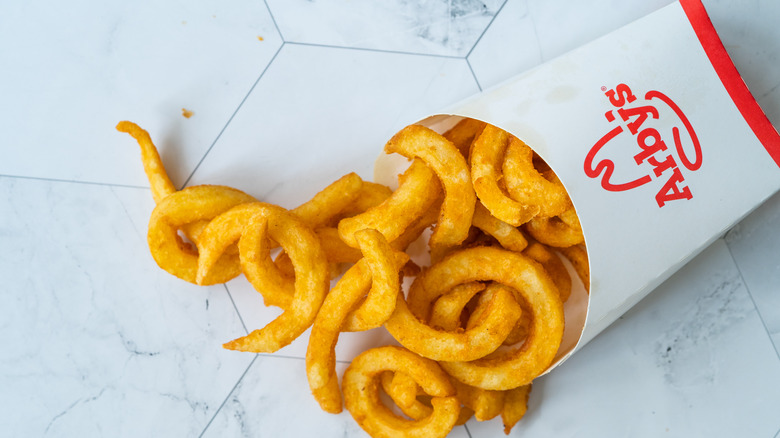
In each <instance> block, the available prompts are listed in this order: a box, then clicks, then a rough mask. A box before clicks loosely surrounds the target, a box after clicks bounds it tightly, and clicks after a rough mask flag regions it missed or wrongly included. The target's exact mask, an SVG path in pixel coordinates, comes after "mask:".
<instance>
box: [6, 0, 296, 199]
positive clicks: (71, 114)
mask: <svg viewBox="0 0 780 438" xmlns="http://www.w3.org/2000/svg"><path fill="white" fill-rule="evenodd" d="M4 9H5V10H4V12H3V16H2V18H0V20H2V23H1V24H0V38H1V39H2V40H4V41H9V42H10V41H13V44H15V45H16V46H17V47H16V49H15V50H3V52H2V54H1V55H0V59H2V64H3V66H4V67H3V71H2V73H0V77H2V80H1V81H0V96H2V104H3V106H4V108H7V109H9V111H4V113H3V117H0V130H2V132H3V136H4V138H3V141H2V142H0V154H2V156H3V160H0V174H5V175H16V176H29V177H41V178H52V179H63V180H77V181H89V182H100V183H111V184H127V185H141V186H147V185H148V184H147V182H146V180H145V177H144V174H143V172H142V171H141V170H140V165H139V166H137V167H134V166H128V165H127V163H128V162H137V161H138V156H139V154H138V148H137V147H135V146H134V141H133V140H132V139H129V137H127V136H126V135H125V134H120V133H117V132H116V131H115V130H114V126H115V125H116V124H117V122H119V121H120V120H126V119H129V120H132V121H135V122H137V123H139V124H141V125H142V126H143V127H145V128H146V129H148V130H150V131H152V132H154V133H155V134H156V135H155V138H156V140H157V142H158V143H159V146H160V148H161V150H162V155H163V158H164V159H166V161H169V162H171V161H172V162H176V163H177V166H176V167H175V168H173V169H171V173H172V177H173V180H174V182H175V183H177V184H182V183H183V182H184V178H185V177H186V175H189V173H190V172H191V171H192V168H193V167H194V165H195V164H196V163H197V162H198V161H199V160H200V158H201V157H202V155H203V153H204V152H205V151H206V149H207V148H208V147H209V146H210V145H211V143H212V142H213V141H214V139H215V138H216V137H217V135H218V134H219V132H220V130H221V129H222V128H223V127H224V126H225V123H226V122H227V120H228V119H229V118H230V115H231V114H232V113H233V111H234V110H235V109H236V107H237V106H238V105H239V104H240V102H241V100H242V99H243V98H244V96H246V93H247V92H248V91H249V89H250V88H251V86H252V84H253V83H254V82H255V80H256V79H257V77H258V75H260V73H261V72H262V70H263V68H264V67H265V66H266V64H267V63H268V61H269V60H270V59H271V58H272V57H273V55H274V54H275V53H276V51H277V49H278V48H279V47H280V44H281V41H280V38H279V36H278V34H277V31H276V28H275V26H274V24H273V21H272V20H271V17H270V15H269V13H268V10H267V9H266V7H265V6H264V5H263V4H262V2H260V3H257V2H250V1H246V0H243V1H241V2H240V5H237V4H235V3H231V4H230V5H227V4H224V3H221V2H215V1H210V2H198V3H177V4H174V3H164V4H163V3H160V2H154V1H141V2H134V3H132V4H126V5H121V6H117V5H115V4H107V3H105V4H104V3H95V2H88V1H79V2H69V3H56V2H55V3H50V4H48V5H46V6H40V5H38V3H19V4H16V5H13V7H9V8H4ZM32 16H34V17H35V19H34V20H30V19H28V18H25V17H32ZM74 16H75V17H79V20H78V21H76V23H79V24H77V25H72V24H70V23H72V22H73V21H72V20H70V19H69V18H68V17H74ZM84 23H89V24H84ZM258 37H262V38H263V41H260V40H258ZM183 108H185V109H187V110H189V111H192V112H193V113H194V114H193V115H192V117H191V118H189V119H187V118H185V117H183V116H182V109H183Z"/></svg>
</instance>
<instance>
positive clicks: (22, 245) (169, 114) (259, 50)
mask: <svg viewBox="0 0 780 438" xmlns="http://www.w3.org/2000/svg"><path fill="white" fill-rule="evenodd" d="M668 3H670V1H669V0H589V1H583V2H574V1H563V0H552V1H549V0H548V1H543V0H506V1H504V0H487V1H485V2H479V1H469V0H450V1H429V2H421V5H415V4H414V3H413V2H407V1H391V2H351V1H343V0H341V1H339V0H314V1H303V0H292V1H282V0H267V1H266V2H262V1H246V0H239V1H234V2H218V1H202V2H155V1H149V0H142V1H137V2H121V3H120V2H98V1H91V2H90V1H73V2H55V1H34V2H5V4H3V6H0V132H2V137H1V138H2V140H0V157H1V158H0V249H1V250H2V251H0V278H1V279H2V284H3V298H4V299H5V301H4V303H3V305H2V306H0V342H1V345H2V354H0V425H1V426H0V427H2V430H3V432H2V433H0V435H3V436H9V437H32V436H57V437H61V436H80V437H84V436H111V437H116V436H132V437H140V436H165V437H179V436H205V437H228V436H230V437H232V436H247V437H249V436H252V437H254V436H273V437H280V436H285V437H286V436H290V437H298V436H318V437H320V436H321V437H325V436H327V437H330V436H333V437H343V436H349V437H353V436H354V437H360V436H365V434H364V432H363V431H362V430H361V429H360V428H359V427H358V426H357V425H356V424H355V423H354V421H353V420H352V418H351V417H350V416H349V414H348V413H346V412H344V413H342V414H340V415H331V414H326V413H323V412H322V411H320V409H319V407H318V406H317V404H316V402H315V401H314V400H313V398H312V397H311V395H310V393H309V389H308V386H307V383H306V379H305V371H304V362H303V360H302V357H303V352H304V351H305V340H299V341H296V343H294V344H293V345H291V346H289V347H286V348H285V349H283V350H282V351H280V352H279V353H276V354H274V355H252V354H246V353H236V352H232V351H227V350H224V349H222V347H221V344H222V343H223V342H225V341H227V340H230V339H233V338H235V337H237V336H240V335H242V334H244V333H246V330H247V329H248V328H249V329H252V328H254V327H255V326H258V324H260V323H261V321H262V320H263V319H264V318H268V315H270V314H269V313H268V312H270V311H269V310H266V309H265V308H264V307H263V306H262V303H261V301H260V299H259V296H258V295H257V294H256V293H255V292H254V291H253V290H252V289H251V287H250V286H249V285H248V283H246V281H245V280H242V279H236V280H234V281H231V282H230V283H228V284H227V285H219V286H212V287H197V286H194V285H190V284H187V283H184V282H182V281H180V280H178V279H176V278H174V277H172V276H170V275H168V274H167V273H165V272H163V271H161V270H160V269H159V268H158V267H157V266H156V265H155V263H154V261H153V260H152V258H151V257H150V255H149V251H148V248H147V245H146V226H147V221H148V218H149V214H150V212H151V210H152V208H153V205H154V203H153V201H152V198H151V195H150V192H149V189H148V183H147V182H146V179H145V176H144V173H143V171H142V168H141V164H140V159H139V153H138V149H137V147H136V145H135V143H134V142H133V141H132V140H131V139H130V138H129V137H127V136H126V135H124V134H119V133H117V132H116V131H115V130H114V126H115V125H116V123H117V122H118V121H119V120H124V119H128V120H132V121H135V122H137V123H139V124H140V125H141V126H143V127H144V128H145V129H147V130H149V131H150V133H151V134H152V136H153V138H154V139H155V140H156V142H157V144H158V146H159V147H160V150H161V154H162V156H163V160H164V161H165V162H166V164H167V165H168V168H169V171H170V173H171V176H172V179H173V181H174V183H175V184H176V185H177V186H179V187H183V186H186V185H191V184H199V183H215V184H228V185H232V186H234V187H238V188H241V189H243V190H245V191H247V192H249V193H250V194H252V195H254V196H256V197H258V198H261V199H264V200H267V201H269V202H274V203H279V204H281V205H283V206H287V207H292V206H295V205H298V203H300V202H301V201H303V200H305V199H307V198H308V197H309V196H310V195H311V194H312V193H304V192H303V191H302V190H300V188H301V187H314V186H319V187H321V186H324V185H325V184H327V183H329V182H330V181H332V180H333V179H335V178H336V177H338V176H340V175H342V174H344V173H346V172H348V171H352V170H355V171H357V172H358V173H359V174H360V175H361V176H363V177H366V178H369V179H370V178H371V176H372V175H371V168H372V165H373V160H374V158H375V157H376V155H377V154H378V153H379V151H380V150H381V146H382V145H383V144H384V141H385V140H386V139H387V138H389V137H390V136H391V135H392V133H393V132H395V131H396V130H397V129H399V128H400V127H401V126H403V125H405V124H408V123H411V122H413V121H415V120H418V119H419V118H420V117H422V116H424V115H427V114H430V113H432V112H434V111H436V110H437V109H440V108H442V107H444V106H446V105H448V104H451V103H454V102H456V101H458V100H460V99H462V98H465V97H467V96H469V95H472V94H474V93H476V92H478V91H480V90H482V89H485V88H487V87H490V86H491V85H493V84H496V83H498V82H500V81H502V80H503V79H506V78H508V77H510V76H512V75H514V74H517V73H520V72H522V71H524V70H527V69H529V68H531V67H533V66H535V65H538V64H540V63H542V62H544V61H546V60H549V59H551V58H554V57H556V56H558V55H561V54H563V53H565V52H566V51H568V50H571V49H573V48H576V47H578V46H580V45H582V44H584V43H586V42H588V41H591V40H593V39H595V38H597V37H599V36H601V35H604V34H606V33H608V32H610V31H612V30H615V29H617V28H619V27H621V26H623V25H625V24H627V23H629V22H631V21H632V20H634V19H637V18H639V17H642V16H644V15H646V14H648V13H650V12H652V11H654V10H656V9H658V8H661V7H663V6H665V5H666V4H668ZM704 3H705V6H706V7H707V10H708V11H709V13H710V16H711V18H712V20H713V22H714V24H715V27H716V28H717V30H718V31H719V33H720V35H721V38H722V39H723V41H724V43H725V46H726V49H727V50H728V52H729V53H730V54H731V55H732V57H733V59H734V61H735V64H736V65H737V67H738V69H739V70H740V72H741V73H742V75H743V77H744V79H745V82H746V83H747V84H748V86H749V87H750V89H751V90H752V92H753V93H754V95H755V96H756V97H757V99H758V101H759V103H760V104H761V105H762V107H763V108H764V110H765V111H766V113H767V114H768V116H769V118H770V120H772V122H773V123H774V125H775V126H780V68H778V67H780V27H778V26H777V23H778V22H780V2H776V1H774V0H740V1H734V0H705V1H704ZM659 31H662V30H659ZM182 108H186V109H188V110H190V111H192V112H193V113H194V115H193V116H192V117H190V118H184V117H182ZM280 150H283V151H285V153H279V151H280ZM317 153H319V154H325V153H329V154H330V153H332V154H338V155H341V156H343V157H344V158H343V160H340V163H341V164H340V165H339V166H340V167H338V166H337V167H329V168H323V167H321V166H318V163H317V160H316V156H317V155H316V154H317ZM306 154H309V157H310V158H309V159H304V160H302V161H300V162H297V161H296V160H297V159H298V158H300V157H302V156H305V155H306ZM311 157H314V158H311ZM381 336H382V335H381V334H376V335H375V336H374V337H375V338H376V337H381ZM374 341H376V339H373V338H371V336H368V337H366V338H354V339H353V344H360V343H361V342H363V343H365V344H368V343H371V342H374ZM778 351H780V196H777V195H776V196H774V197H773V198H771V199H770V200H769V201H768V202H767V203H766V204H764V205H763V206H761V207H760V208H759V209H758V210H756V211H755V212H754V213H752V214H751V215H750V216H749V217H747V218H746V219H745V220H743V221H742V222H741V223H739V224H738V225H737V226H736V227H734V228H733V229H732V230H730V231H729V232H728V233H727V234H725V236H723V237H722V238H720V239H719V240H717V241H716V242H715V243H714V244H713V245H712V246H711V247H710V248H708V249H707V250H705V251H704V252H703V253H702V254H701V255H699V256H698V257H696V258H695V259H694V260H693V261H692V262H691V263H689V264H688V265H687V266H685V267H684V268H683V269H682V270H681V271H679V272H678V273H677V274H675V275H674V276H673V277H672V278H671V279H670V280H668V281H666V282H665V283H664V284H663V285H662V286H661V287H659V288H658V289H657V290H656V291H655V292H653V293H652V294H651V295H650V296H649V297H648V298H646V299H645V300H643V301H642V302H641V303H640V304H639V305H637V306H636V307H634V308H633V309H632V310H630V311H629V312H628V313H627V314H625V315H624V316H623V317H622V318H621V319H620V320H619V321H618V322H616V323H615V324H613V325H612V326H611V327H610V328H609V329H607V330H606V331H605V332H604V333H602V334H601V335H599V336H598V337H597V338H596V339H595V340H594V341H592V342H591V343H590V344H588V345H587V346H586V347H585V348H584V349H582V350H581V351H578V352H577V353H576V354H575V355H574V356H573V357H572V359H571V360H569V361H568V362H566V363H565V364H564V365H563V366H561V367H560V368H558V369H556V370H554V372H553V373H551V374H549V375H547V376H545V377H543V378H540V379H538V380H537V381H536V382H535V384H534V390H533V393H532V395H531V401H530V409H529V413H528V415H527V416H526V418H524V419H523V420H522V421H521V422H520V423H519V424H518V426H517V427H516V428H515V429H514V430H513V432H512V435H513V436H527V437H548V436H556V437H569V436H571V437H574V436H576V437H603V436H608V437H609V436H631V437H658V436H674V437H694V436H706V437H737V436H739V437H765V438H773V437H775V438H776V437H778V436H780V356H779V355H778ZM342 353H343V354H344V355H346V356H349V355H350V354H352V353H351V352H349V351H346V352H345V351H342ZM344 365H345V364H344V363H343V362H342V363H341V364H340V366H341V367H343V366H344ZM452 436H455V437H466V436H468V437H474V438H477V437H493V436H496V437H497V436H503V432H502V426H501V424H500V421H491V422H486V423H478V422H475V421H473V420H472V421H470V422H469V423H467V424H466V426H464V427H457V428H456V429H455V430H454V431H453V432H452Z"/></svg>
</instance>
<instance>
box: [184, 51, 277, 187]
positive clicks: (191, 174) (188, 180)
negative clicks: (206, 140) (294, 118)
mask: <svg viewBox="0 0 780 438" xmlns="http://www.w3.org/2000/svg"><path fill="white" fill-rule="evenodd" d="M286 44H287V43H286V42H284V41H283V42H282V44H281V45H280V46H279V48H278V49H276V53H274V56H273V57H272V58H271V59H270V60H269V61H268V64H266V66H265V68H263V71H262V72H261V73H260V76H258V77H257V79H255V82H254V83H253V84H252V86H251V87H250V88H249V91H248V92H247V93H246V95H244V98H243V99H241V103H239V104H238V106H237V107H236V109H235V111H233V114H231V115H230V118H229V119H228V121H227V122H226V123H225V126H223V127H222V129H221V130H220V131H219V134H217V137H216V138H215V139H214V141H213V142H212V143H211V146H209V148H208V149H206V152H205V153H204V154H203V156H202V157H201V158H200V161H198V164H196V165H195V167H194V168H193V169H192V172H190V176H188V177H187V179H186V180H185V181H184V184H182V187H186V186H187V184H189V183H190V180H191V179H192V177H193V175H195V172H197V171H198V168H199V167H200V165H201V164H203V161H205V160H206V157H207V156H208V155H209V153H210V152H211V150H212V149H214V146H215V145H216V144H217V142H218V141H219V139H220V137H222V134H223V133H224V132H225V130H226V129H227V127H228V126H230V122H232V121H233V118H234V117H235V116H236V114H238V111H239V110H241V107H242V106H244V102H246V100H247V99H248V98H249V96H250V95H251V94H252V91H253V90H254V89H255V87H256V86H257V84H258V83H259V82H260V79H262V78H263V76H264V75H265V73H266V72H267V71H268V69H269V68H270V67H271V64H273V63H274V61H275V60H276V57H277V56H279V53H280V52H281V51H282V48H284V46H285V45H286Z"/></svg>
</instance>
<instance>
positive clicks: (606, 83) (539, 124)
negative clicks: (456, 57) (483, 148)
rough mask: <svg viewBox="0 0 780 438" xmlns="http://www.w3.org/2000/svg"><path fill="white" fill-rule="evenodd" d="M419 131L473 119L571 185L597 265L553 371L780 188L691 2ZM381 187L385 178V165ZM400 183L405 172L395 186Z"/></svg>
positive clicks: (774, 153) (735, 81) (768, 138)
mask: <svg viewBox="0 0 780 438" xmlns="http://www.w3.org/2000/svg"><path fill="white" fill-rule="evenodd" d="M442 114H444V115H438V116H433V117H431V118H428V119H425V120H424V121H422V122H420V123H422V124H425V125H428V126H430V127H432V128H434V129H437V130H440V131H441V130H443V129H446V127H449V126H451V125H453V124H454V122H455V121H457V120H458V118H457V117H453V116H463V117H471V118H475V119H479V120H482V121H485V122H488V123H491V124H493V125H496V126H498V127H500V128H503V129H505V130H507V131H509V132H511V133H512V134H514V135H515V136H517V137H519V138H520V139H522V140H523V141H524V142H526V143H527V144H528V145H529V146H531V147H532V148H533V149H534V150H535V151H536V152H537V153H538V154H539V155H540V156H541V157H542V158H544V159H545V160H546V161H547V163H548V164H549V165H550V166H551V167H552V169H553V170H554V171H555V172H556V174H557V175H558V176H559V178H560V179H561V180H562V181H563V183H564V185H565V186H566V188H567V190H568V191H569V194H570V196H571V198H572V201H573V202H574V204H575V208H576V210H577V212H578V214H579V217H580V220H581V223H582V226H583V230H584V234H585V239H586V244H587V248H588V253H589V257H590V269H591V272H590V278H591V284H590V295H589V296H588V295H587V294H586V293H585V292H584V290H580V291H578V292H577V293H575V294H574V295H573V298H572V299H571V300H570V302H569V303H567V306H566V324H567V333H566V335H565V336H564V342H563V344H562V346H561V350H560V351H559V355H558V360H557V362H556V364H558V363H561V362H562V360H563V359H565V358H566V357H568V356H569V355H570V354H571V353H573V352H574V351H576V350H577V349H578V348H580V347H582V346H583V345H585V344H586V343H587V342H588V341H590V340H591V339H592V338H593V337H594V336H596V335H597V334H598V333H599V332H601V331H602V330H604V329H605V328H606V327H607V326H608V325H610V324H611V323H612V322H614V321H615V320H616V319H617V318H618V317H619V316H621V315H622V314H623V313H625V312H626V311H627V310H628V309H629V308H630V307H631V306H633V305H634V304H636V303H637V302H638V301H639V300H641V299H642V298H643V297H645V296H646V295H647V294H648V293H649V292H650V291H652V290H653V289H654V288H655V287H656V286H657V285H659V284H660V283H661V282H663V281H664V280H665V279H667V278H668V277H669V276H670V275H671V274H672V273H674V272H675V271H676V270H677V269H679V268H680V267H682V266H683V265H684V264H685V263H686V262H687V261H688V260H690V259H691V258H692V257H694V256H695V255H696V254H698V253H699V252H700V251H701V250H702V249H704V248H705V247H706V246H707V245H708V244H709V243H710V242H712V241H713V240H715V239H716V238H718V237H720V236H721V235H722V234H723V233H724V232H725V231H726V230H727V229H728V228H730V227H731V226H732V225H734V224H735V223H736V222H737V221H739V220H740V219H741V218H742V217H743V216H745V215H746V214H747V213H749V212H750V211H751V210H752V209H754V208H755V207H757V206H758V205H759V204H761V203H762V202H763V201H764V200H765V199H767V198H768V197H769V196H770V195H772V194H773V193H774V192H775V191H777V190H778V188H780V169H779V168H778V166H780V136H779V135H778V133H777V131H776V130H775V129H774V128H773V127H772V125H771V123H770V122H769V121H768V119H767V118H766V116H765V115H764V113H763V112H762V111H761V109H760V108H759V106H758V104H757V103H756V101H755V99H754V98H753V97H752V96H751V94H750V92H749V91H748V89H747V87H746V86H745V84H744V82H743V81H742V79H741V77H740V76H739V74H738V72H737V70H736V68H735V67H734V65H733V63H732V62H731V60H730V58H729V57H728V55H727V54H726V51H725V49H724V48H723V45H722V44H721V42H720V40H719V38H718V36H717V33H716V32H715V30H714V28H713V27H712V24H711V22H710V20H709V18H708V16H707V14H706V11H705V9H704V7H703V6H702V4H701V2H700V1H699V0H683V1H681V2H679V3H674V4H672V5H669V6H668V7H665V8H663V9H661V10H659V11H657V12H655V13H653V14H651V15H649V16H646V17H644V18H642V19H640V20H638V21H636V22H634V23H631V24H629V25H627V26H625V27H624V28H622V29H619V30H617V31H615V32H613V33H611V34H609V35H607V36H605V37H603V38H601V39H598V40H596V41H594V42H592V43H590V44H587V45H585V46H583V47H581V48H579V49H577V50H575V51H572V52H570V53H568V54H566V55H564V56H561V57H559V58H557V59H555V60H553V61H551V62H548V63H546V64H544V65H541V66H539V67H537V68H535V69H533V70H531V71H528V72H526V73H524V74H521V75H519V76H517V77H514V78H512V79H511V80H509V81H507V82H505V83H503V84H501V85H499V86H496V87H494V88H492V89H490V90H487V91H485V92H483V93H481V94H479V95H476V96H474V97H472V98H469V99H467V100H465V101H463V102H460V103H458V104H456V105H454V106H453V107H452V108H449V109H448V110H446V111H444V112H443V113H442ZM378 164H380V165H379V166H378V168H377V179H378V180H380V182H382V181H381V180H382V179H385V177H384V176H383V175H388V174H386V173H383V172H382V170H383V169H384V168H385V165H386V163H383V162H382V159H380V162H379V163H378ZM391 174H392V175H395V174H396V173H391Z"/></svg>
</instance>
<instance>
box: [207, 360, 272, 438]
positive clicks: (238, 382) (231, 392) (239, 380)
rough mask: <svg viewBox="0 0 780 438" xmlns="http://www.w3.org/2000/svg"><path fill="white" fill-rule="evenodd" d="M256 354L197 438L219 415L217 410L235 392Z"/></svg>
mask: <svg viewBox="0 0 780 438" xmlns="http://www.w3.org/2000/svg"><path fill="white" fill-rule="evenodd" d="M257 356H258V355H257V354H255V357H253V358H252V361H251V362H249V365H247V367H246V369H245V370H244V372H243V373H242V374H241V377H239V378H238V380H237V381H236V384H235V385H233V388H231V389H230V392H228V394H227V396H226V397H225V399H224V400H222V403H221V404H220V405H219V407H218V408H217V410H216V411H215V412H214V415H212V416H211V419H210V420H209V422H208V423H206V426H205V427H204V428H203V431H202V432H201V433H200V435H198V438H201V437H202V436H203V434H205V433H206V431H207V430H209V427H210V426H211V423H213V422H214V419H215V418H217V415H219V412H220V411H221V410H222V408H223V407H224V406H225V403H227V401H228V400H229V399H230V396H231V395H232V394H233V392H235V390H236V388H238V385H239V384H240V383H241V381H242V380H244V376H246V374H247V373H248V372H249V370H250V369H251V368H252V365H254V363H255V361H256V360H257Z"/></svg>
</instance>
